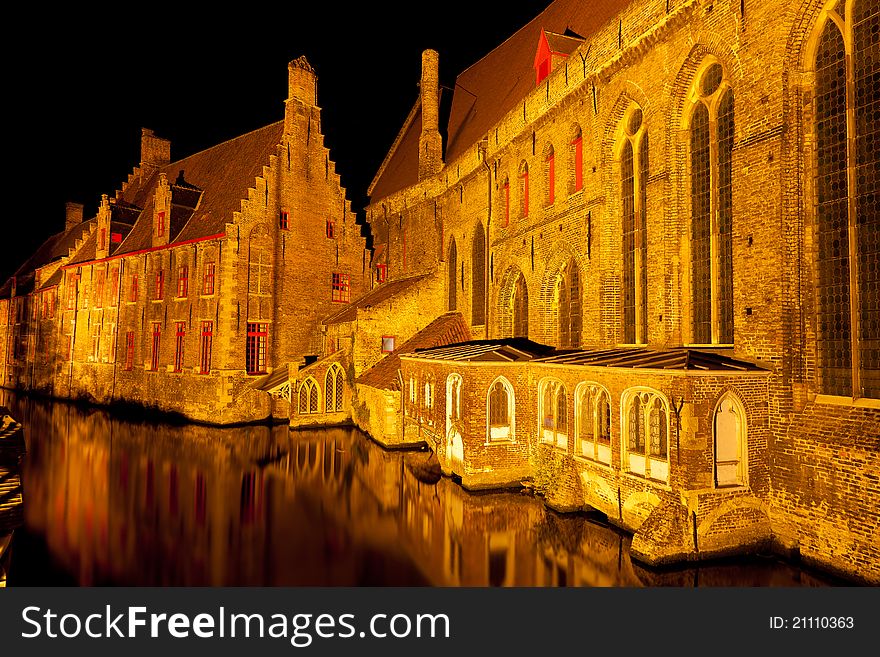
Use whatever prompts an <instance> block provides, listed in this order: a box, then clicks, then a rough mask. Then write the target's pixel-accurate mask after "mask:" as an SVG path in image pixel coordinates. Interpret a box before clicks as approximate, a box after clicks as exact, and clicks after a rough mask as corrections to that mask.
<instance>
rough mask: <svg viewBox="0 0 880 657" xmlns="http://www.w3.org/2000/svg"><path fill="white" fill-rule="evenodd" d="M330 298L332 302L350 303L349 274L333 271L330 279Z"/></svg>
mask: <svg viewBox="0 0 880 657" xmlns="http://www.w3.org/2000/svg"><path fill="white" fill-rule="evenodd" d="M330 300H331V301H332V302H333V303H351V275H350V274H346V273H343V272H336V271H335V272H333V273H332V274H331V279H330Z"/></svg>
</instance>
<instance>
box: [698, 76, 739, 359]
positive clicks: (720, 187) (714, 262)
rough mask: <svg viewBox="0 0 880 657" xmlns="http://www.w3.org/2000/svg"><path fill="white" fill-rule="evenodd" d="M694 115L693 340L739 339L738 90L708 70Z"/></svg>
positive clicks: (700, 85) (728, 341)
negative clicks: (734, 161) (735, 140)
mask: <svg viewBox="0 0 880 657" xmlns="http://www.w3.org/2000/svg"><path fill="white" fill-rule="evenodd" d="M697 97H698V100H697V101H696V104H695V106H694V110H693V114H692V115H691V125H690V155H691V235H690V237H691V242H690V248H691V342H692V343H695V344H732V343H733V241H732V234H733V194H732V190H733V187H732V167H731V163H732V159H731V158H732V154H733V127H734V124H733V90H732V89H731V88H730V85H729V84H728V83H727V81H726V80H725V75H724V70H723V68H722V67H721V64H719V63H717V62H715V63H711V64H709V66H708V67H707V68H706V69H705V70H704V71H703V73H702V75H701V76H700V78H699V80H698V83H697Z"/></svg>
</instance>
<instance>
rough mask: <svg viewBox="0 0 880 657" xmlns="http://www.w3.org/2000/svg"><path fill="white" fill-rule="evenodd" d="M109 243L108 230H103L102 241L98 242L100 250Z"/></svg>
mask: <svg viewBox="0 0 880 657" xmlns="http://www.w3.org/2000/svg"><path fill="white" fill-rule="evenodd" d="M106 243H107V229H106V228H102V229H101V239H100V240H99V241H98V248H99V249H103V248H104V245H105V244H106Z"/></svg>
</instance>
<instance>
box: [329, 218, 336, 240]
mask: <svg viewBox="0 0 880 657" xmlns="http://www.w3.org/2000/svg"><path fill="white" fill-rule="evenodd" d="M335 236H336V225H335V224H334V223H333V222H332V221H330V220H329V219H328V220H327V238H328V239H331V240H332V239H333V238H334V237H335Z"/></svg>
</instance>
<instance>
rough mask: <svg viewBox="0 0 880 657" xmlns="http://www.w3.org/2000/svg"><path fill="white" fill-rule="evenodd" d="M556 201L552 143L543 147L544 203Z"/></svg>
mask: <svg viewBox="0 0 880 657" xmlns="http://www.w3.org/2000/svg"><path fill="white" fill-rule="evenodd" d="M555 201H556V153H555V152H554V150H553V144H547V148H545V149H544V205H545V206H550V205H553V203H554V202H555Z"/></svg>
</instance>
